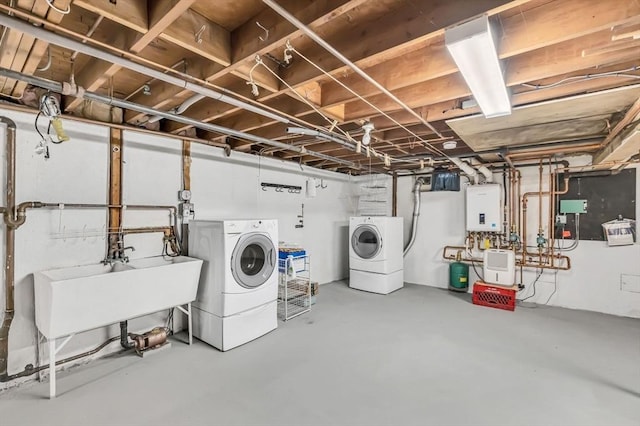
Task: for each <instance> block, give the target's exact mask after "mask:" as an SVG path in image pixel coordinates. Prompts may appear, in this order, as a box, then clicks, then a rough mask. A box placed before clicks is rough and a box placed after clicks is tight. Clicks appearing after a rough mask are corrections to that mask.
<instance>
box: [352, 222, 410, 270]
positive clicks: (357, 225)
mask: <svg viewBox="0 0 640 426" xmlns="http://www.w3.org/2000/svg"><path fill="white" fill-rule="evenodd" d="M349 235H350V245H349V269H355V270H358V271H365V272H376V273H379V274H388V273H391V272H396V271H399V270H401V269H403V257H402V250H403V247H402V243H403V238H404V237H403V234H402V218H401V217H387V216H366V217H352V218H351V219H350V220H349Z"/></svg>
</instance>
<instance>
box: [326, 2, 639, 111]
mask: <svg viewBox="0 0 640 426" xmlns="http://www.w3.org/2000/svg"><path fill="white" fill-rule="evenodd" d="M615 2H617V3H619V4H620V6H621V7H620V8H613V9H612V8H611V3H608V2H602V1H594V2H589V3H590V6H589V7H588V8H584V7H583V4H584V1H583V0H564V1H562V2H553V3H550V4H547V5H543V6H540V7H537V8H534V9H532V10H527V11H525V12H523V13H522V14H515V15H512V16H510V17H508V18H505V19H502V20H501V23H502V26H503V27H504V28H505V30H504V34H503V35H502V37H501V39H500V47H499V53H500V57H501V58H502V59H507V58H511V57H514V56H516V55H520V54H523V53H525V52H530V51H532V50H535V49H540V48H543V47H548V46H551V45H553V44H556V43H561V42H563V41H568V40H571V39H573V38H579V37H581V36H584V35H587V34H591V33H595V32H598V31H602V30H603V29H606V30H607V31H606V35H605V31H602V35H603V36H602V38H601V40H602V42H603V43H605V42H608V43H610V42H611V35H610V31H608V28H610V27H612V26H615V25H618V24H620V23H621V22H627V21H628V20H629V19H631V17H632V16H634V15H638V14H640V4H638V3H637V2H634V1H628V0H615ZM591 3H592V4H591ZM625 5H626V7H623V6H625ZM580 13H583V14H585V17H584V18H580V17H579V16H577V15H578V14H580ZM587 15H588V16H587ZM523 28H526V31H523V30H522V29H523ZM523 34H531V35H533V36H531V37H528V36H523ZM590 45H592V44H583V46H590ZM573 46H575V45H573ZM576 47H577V46H576ZM572 54H573V53H572ZM455 72H457V67H456V65H455V64H454V63H453V61H452V60H451V57H450V55H449V53H448V51H447V50H446V47H445V45H444V40H443V38H442V37H439V38H436V39H434V40H433V43H431V44H430V45H428V46H425V47H422V48H420V49H417V50H415V51H413V52H409V53H407V54H406V55H403V56H402V57H400V58H393V59H391V60H389V61H385V62H383V63H380V64H378V65H375V66H373V67H371V68H369V69H367V73H368V74H369V75H370V76H371V77H373V78H374V79H375V80H377V81H379V82H381V83H382V84H384V86H385V87H386V88H387V89H389V90H396V89H399V88H402V87H407V86H410V85H412V84H416V83H418V82H420V81H427V80H430V79H434V78H438V77H442V76H445V75H449V74H452V73H455ZM341 80H342V82H343V83H344V84H345V85H347V86H348V87H350V88H351V89H352V90H354V91H355V92H356V93H358V94H360V95H362V96H365V97H366V96H370V95H373V94H375V93H376V90H375V88H374V87H373V86H372V85H371V84H369V83H367V82H365V81H364V80H363V79H362V78H360V77H359V76H356V75H350V76H349V77H347V78H344V79H341ZM353 99H354V98H353V95H352V94H351V93H349V92H348V91H347V90H345V89H344V88H342V87H341V86H340V85H338V84H337V83H335V82H329V83H327V84H325V85H324V86H323V91H322V105H324V106H330V105H335V104H339V103H344V102H348V101H350V100H353Z"/></svg>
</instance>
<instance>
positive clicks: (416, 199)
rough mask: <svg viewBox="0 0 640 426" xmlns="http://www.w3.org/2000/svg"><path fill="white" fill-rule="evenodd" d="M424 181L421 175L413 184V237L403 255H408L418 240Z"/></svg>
mask: <svg viewBox="0 0 640 426" xmlns="http://www.w3.org/2000/svg"><path fill="white" fill-rule="evenodd" d="M423 183H424V178H422V177H419V178H417V179H416V182H415V183H414V184H413V217H412V218H411V238H410V239H409V242H408V243H407V245H406V246H405V248H404V252H403V253H402V255H403V256H406V255H407V253H409V250H411V247H412V246H413V243H414V242H415V241H416V235H417V234H418V218H419V217H420V185H422V184H423Z"/></svg>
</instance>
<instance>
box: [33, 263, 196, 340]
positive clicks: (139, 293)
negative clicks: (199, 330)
mask: <svg viewBox="0 0 640 426" xmlns="http://www.w3.org/2000/svg"><path fill="white" fill-rule="evenodd" d="M201 267H202V260H200V259H195V258H191V257H186V256H178V257H163V256H158V257H148V258H143V259H136V260H131V261H130V262H129V263H126V264H122V263H115V264H113V265H103V264H97V265H85V266H75V267H71V268H62V269H52V270H49V271H41V272H36V273H35V274H34V278H35V280H34V286H35V287H34V290H35V302H36V309H35V315H36V325H37V327H38V330H40V332H41V333H42V334H43V335H44V336H45V337H46V338H47V339H55V338H57V337H62V336H68V335H70V334H74V333H78V332H81V331H85V330H91V329H94V328H98V327H104V326H106V325H110V324H115V323H117V322H120V321H125V320H128V319H131V318H135V317H139V316H142V315H147V314H150V313H153V312H157V311H161V310H163V309H169V308H171V307H174V306H179V305H185V304H187V303H190V302H193V301H194V300H195V298H196V293H197V290H198V281H199V278H200V269H201Z"/></svg>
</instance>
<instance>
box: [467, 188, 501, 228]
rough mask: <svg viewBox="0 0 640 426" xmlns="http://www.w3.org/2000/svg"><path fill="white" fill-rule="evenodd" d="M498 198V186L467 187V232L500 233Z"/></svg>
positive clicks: (499, 204) (499, 191)
mask: <svg viewBox="0 0 640 426" xmlns="http://www.w3.org/2000/svg"><path fill="white" fill-rule="evenodd" d="M500 198H501V189H500V185H498V184H487V185H470V186H468V187H467V191H466V203H467V231H472V232H500V231H501V230H502V229H501V226H500V224H501V219H500V210H501V209H500V207H501V203H500Z"/></svg>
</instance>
